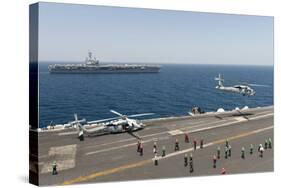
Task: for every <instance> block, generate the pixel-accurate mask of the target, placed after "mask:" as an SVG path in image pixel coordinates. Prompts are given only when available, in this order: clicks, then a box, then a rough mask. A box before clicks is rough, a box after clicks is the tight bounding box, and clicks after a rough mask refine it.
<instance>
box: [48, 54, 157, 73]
mask: <svg viewBox="0 0 281 188" xmlns="http://www.w3.org/2000/svg"><path fill="white" fill-rule="evenodd" d="M159 70H160V66H159V65H148V64H119V63H115V64H100V63H99V60H97V59H96V57H92V52H88V57H86V60H85V63H80V64H78V63H75V64H52V65H49V72H50V73H69V74H71V73H91V74H94V73H157V72H159Z"/></svg>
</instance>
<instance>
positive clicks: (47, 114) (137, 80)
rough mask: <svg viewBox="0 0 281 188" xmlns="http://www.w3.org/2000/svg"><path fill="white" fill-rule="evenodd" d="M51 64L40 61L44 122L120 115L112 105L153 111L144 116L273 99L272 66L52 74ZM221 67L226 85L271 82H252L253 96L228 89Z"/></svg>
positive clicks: (166, 67)
mask: <svg viewBox="0 0 281 188" xmlns="http://www.w3.org/2000/svg"><path fill="white" fill-rule="evenodd" d="M47 66H48V65H47V64H45V63H44V64H40V66H39V72H40V73H39V115H40V127H45V126H47V125H49V123H50V122H51V121H53V122H54V123H55V124H62V123H66V122H69V121H72V120H73V119H74V117H73V114H74V113H77V114H78V117H79V118H86V119H87V120H88V121H92V120H98V119H103V118H111V117H115V115H114V114H112V113H111V112H110V111H109V110H111V109H114V110H116V111H118V112H120V113H122V114H126V115H130V114H136V113H149V112H152V113H155V114H154V115H153V116H146V117H143V118H157V117H168V116H180V115H186V114H187V113H188V112H189V111H190V110H191V108H192V107H193V106H200V107H201V108H202V109H203V110H204V111H215V110H217V109H218V108H220V107H223V108H224V109H226V110H231V109H234V108H235V107H239V108H242V107H244V106H249V107H258V106H260V107H262V106H268V105H273V89H274V88H273V67H272V66H233V65H162V67H161V71H160V72H159V73H151V74H49V72H48V68H47ZM218 73H222V74H223V75H224V79H225V83H224V85H225V86H232V85H235V84H239V83H242V82H247V83H253V84H260V85H266V86H267V87H252V88H253V89H255V91H256V95H255V96H252V97H246V96H242V95H239V94H234V93H224V92H222V91H219V90H216V89H215V86H216V85H217V81H215V80H214V77H216V76H217V75H218Z"/></svg>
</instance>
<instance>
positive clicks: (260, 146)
mask: <svg viewBox="0 0 281 188" xmlns="http://www.w3.org/2000/svg"><path fill="white" fill-rule="evenodd" d="M261 148H262V144H260V145H259V147H258V152H260V149H261Z"/></svg>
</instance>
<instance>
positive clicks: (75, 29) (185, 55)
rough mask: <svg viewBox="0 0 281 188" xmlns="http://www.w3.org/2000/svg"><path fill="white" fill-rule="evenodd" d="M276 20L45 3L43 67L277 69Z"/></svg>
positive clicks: (41, 42) (42, 14)
mask: <svg viewBox="0 0 281 188" xmlns="http://www.w3.org/2000/svg"><path fill="white" fill-rule="evenodd" d="M273 42H274V41H273V17H265V16H244V15H229V14H214V13H198V12H188V11H167V10H153V9H136V8H118V7H105V6H93V5H72V4H56V3H40V9H39V61H83V60H84V58H85V56H86V55H87V52H88V50H91V51H93V53H94V54H95V56H96V57H97V58H98V59H99V60H100V61H101V62H145V63H185V64H256V65H273Z"/></svg>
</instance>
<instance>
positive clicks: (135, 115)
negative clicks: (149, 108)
mask: <svg viewBox="0 0 281 188" xmlns="http://www.w3.org/2000/svg"><path fill="white" fill-rule="evenodd" d="M151 115H154V113H144V114H133V115H129V116H128V117H140V116H151Z"/></svg>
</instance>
